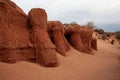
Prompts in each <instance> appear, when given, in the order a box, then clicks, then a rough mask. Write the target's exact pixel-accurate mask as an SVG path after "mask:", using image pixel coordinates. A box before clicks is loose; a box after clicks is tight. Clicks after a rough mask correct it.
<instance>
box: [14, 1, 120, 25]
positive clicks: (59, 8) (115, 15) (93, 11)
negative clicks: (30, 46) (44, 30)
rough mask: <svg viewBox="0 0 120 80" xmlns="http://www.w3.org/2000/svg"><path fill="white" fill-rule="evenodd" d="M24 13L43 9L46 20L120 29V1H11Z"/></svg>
mask: <svg viewBox="0 0 120 80" xmlns="http://www.w3.org/2000/svg"><path fill="white" fill-rule="evenodd" d="M12 1H14V2H15V3H16V4H18V5H19V6H20V7H21V8H22V9H23V10H24V11H25V12H26V13H28V12H29V10H30V9H31V8H34V7H37V8H44V9H45V10H46V12H47V14H48V20H60V21H62V22H63V23H70V22H73V21H75V22H77V23H79V24H86V23H87V22H89V21H93V22H94V23H95V24H96V25H100V24H115V25H119V27H120V0H12Z"/></svg>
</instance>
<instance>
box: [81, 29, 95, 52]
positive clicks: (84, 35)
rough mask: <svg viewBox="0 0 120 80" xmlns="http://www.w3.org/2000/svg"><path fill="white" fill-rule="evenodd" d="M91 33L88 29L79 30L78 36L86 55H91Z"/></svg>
mask: <svg viewBox="0 0 120 80" xmlns="http://www.w3.org/2000/svg"><path fill="white" fill-rule="evenodd" d="M92 33H93V30H91V29H89V28H81V29H80V36H81V39H82V43H83V44H84V46H85V49H86V52H87V53H91V51H92V46H91V41H92Z"/></svg>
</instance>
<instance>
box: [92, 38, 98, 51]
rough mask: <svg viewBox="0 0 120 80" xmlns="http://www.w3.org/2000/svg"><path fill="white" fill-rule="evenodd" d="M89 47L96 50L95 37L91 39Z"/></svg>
mask: <svg viewBox="0 0 120 80" xmlns="http://www.w3.org/2000/svg"><path fill="white" fill-rule="evenodd" d="M91 45H92V48H93V49H94V50H97V39H96V38H95V37H92V41H91Z"/></svg>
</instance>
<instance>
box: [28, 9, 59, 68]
mask: <svg viewBox="0 0 120 80" xmlns="http://www.w3.org/2000/svg"><path fill="white" fill-rule="evenodd" d="M29 20H30V25H31V26H32V39H33V44H34V47H35V49H36V50H35V51H36V62H37V63H41V64H42V65H43V66H50V67H53V66H57V64H58V61H57V55H56V51H55V45H54V44H53V43H52V42H51V40H50V38H49V36H48V33H47V14H46V12H45V10H44V9H41V8H34V9H32V10H31V11H30V12H29Z"/></svg>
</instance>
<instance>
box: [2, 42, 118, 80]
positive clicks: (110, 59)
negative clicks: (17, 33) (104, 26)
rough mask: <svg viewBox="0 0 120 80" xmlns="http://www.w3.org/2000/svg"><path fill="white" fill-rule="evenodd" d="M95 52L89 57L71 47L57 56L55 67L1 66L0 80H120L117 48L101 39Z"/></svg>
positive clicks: (25, 64)
mask: <svg viewBox="0 0 120 80" xmlns="http://www.w3.org/2000/svg"><path fill="white" fill-rule="evenodd" d="M98 49H99V50H98V51H94V53H95V55H88V54H84V53H80V52H78V51H76V50H75V49H73V48H71V50H70V51H69V52H67V57H63V56H61V55H59V54H58V59H59V61H60V66H58V67H56V68H44V67H41V66H40V65H38V64H34V63H29V62H18V63H16V64H6V63H0V80H120V61H119V60H118V56H120V49H117V48H116V47H115V46H113V45H111V44H109V43H106V42H104V41H100V40H99V41H98Z"/></svg>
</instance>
